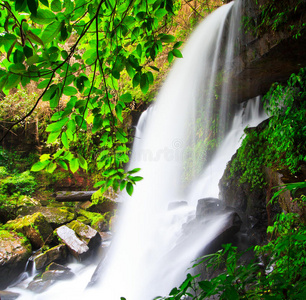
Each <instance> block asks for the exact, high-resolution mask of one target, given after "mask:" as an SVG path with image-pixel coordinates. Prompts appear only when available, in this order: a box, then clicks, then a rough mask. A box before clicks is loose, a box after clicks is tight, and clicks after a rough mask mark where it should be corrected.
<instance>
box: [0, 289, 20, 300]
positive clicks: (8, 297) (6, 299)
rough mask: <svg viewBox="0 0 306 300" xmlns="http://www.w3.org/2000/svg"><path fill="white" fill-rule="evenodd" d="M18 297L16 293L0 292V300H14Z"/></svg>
mask: <svg viewBox="0 0 306 300" xmlns="http://www.w3.org/2000/svg"><path fill="white" fill-rule="evenodd" d="M19 296H20V294H18V293H13V292H9V291H0V299H1V300H15V299H17V298H18V297H19Z"/></svg>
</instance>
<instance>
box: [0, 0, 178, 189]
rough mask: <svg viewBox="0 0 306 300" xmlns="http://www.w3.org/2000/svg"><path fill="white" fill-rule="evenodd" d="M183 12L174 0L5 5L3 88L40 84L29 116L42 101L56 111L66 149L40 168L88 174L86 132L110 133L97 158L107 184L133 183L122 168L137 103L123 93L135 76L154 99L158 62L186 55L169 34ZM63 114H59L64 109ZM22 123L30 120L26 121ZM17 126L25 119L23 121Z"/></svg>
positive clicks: (0, 46)
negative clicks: (82, 138) (128, 116)
mask: <svg viewBox="0 0 306 300" xmlns="http://www.w3.org/2000/svg"><path fill="white" fill-rule="evenodd" d="M174 14H175V5H174V2H173V1H172V0H152V1H143V0H131V1H123V0H119V1H114V0H94V1H89V0H77V1H71V0H53V1H52V2H49V1H26V0H20V1H6V2H3V3H1V17H0V24H1V26H2V27H3V28H5V32H4V33H2V34H1V36H0V50H1V51H2V52H4V53H5V54H6V58H5V59H3V60H2V62H1V66H2V69H0V89H2V90H3V91H4V92H6V93H7V91H8V90H10V89H12V88H14V87H17V86H19V85H22V86H24V87H25V86H27V85H29V84H30V83H31V82H33V81H34V82H37V84H38V85H37V89H38V90H39V91H40V95H39V97H38V98H37V99H36V103H35V104H34V105H33V107H32V108H31V110H30V111H28V112H27V114H26V115H25V116H24V117H28V116H30V115H31V114H32V112H33V111H34V110H35V108H36V107H37V105H38V103H39V102H40V101H46V102H49V104H50V107H51V109H52V110H53V112H54V113H53V116H52V117H51V122H52V123H51V124H49V126H48V127H47V128H46V131H47V132H48V133H49V137H48V141H47V142H48V143H52V142H54V141H55V140H56V139H57V138H58V139H59V140H60V142H61V147H60V148H59V150H58V151H57V152H56V153H54V154H52V155H51V154H50V155H49V154H45V155H43V156H42V157H41V158H40V161H39V162H38V163H36V164H35V165H34V166H33V168H32V170H33V171H40V170H42V169H46V170H47V172H53V171H54V170H55V169H56V168H57V166H61V167H62V168H64V169H66V170H68V168H70V170H71V171H72V172H76V171H77V170H78V169H79V167H81V168H83V169H85V170H86V169H87V166H88V164H87V161H86V160H85V158H84V157H83V156H82V155H80V154H78V153H77V152H76V151H74V150H73V149H71V148H70V144H71V143H76V142H77V141H78V134H79V133H80V132H87V131H91V132H92V133H95V132H97V131H99V130H102V135H101V139H100V145H99V146H100V148H101V149H103V151H102V152H101V154H100V155H99V156H98V157H97V161H96V162H97V165H98V168H100V169H103V176H104V177H105V178H106V180H105V182H103V183H100V184H101V186H102V191H104V190H106V189H107V188H108V187H109V186H113V187H114V188H115V189H117V188H118V187H119V185H121V186H123V187H124V186H125V185H127V183H128V182H130V181H128V180H126V177H127V175H126V174H125V172H124V170H123V168H122V166H123V164H125V163H126V162H127V153H128V151H129V149H128V147H127V146H126V143H127V142H129V140H128V138H127V133H126V132H125V131H124V130H122V129H121V128H120V126H118V125H119V124H120V123H121V122H122V121H123V118H122V114H123V112H125V111H128V110H129V107H128V105H129V103H131V102H132V101H133V98H132V95H131V94H130V93H124V94H121V90H120V87H121V85H122V81H124V80H126V78H127V77H129V80H131V81H132V83H133V88H137V87H140V89H141V91H142V92H143V93H144V94H146V93H147V92H148V90H149V87H150V85H152V84H153V80H154V75H153V72H156V71H158V69H157V68H156V67H155V66H154V65H153V63H152V62H153V61H154V60H155V58H156V57H157V56H158V54H159V53H161V51H162V50H163V48H164V47H165V46H166V45H168V44H171V45H172V47H171V48H170V49H169V51H170V52H169V53H171V54H170V56H169V61H171V60H172V58H173V57H181V56H182V55H181V52H180V51H179V49H178V48H179V47H180V45H181V43H176V42H175V38H174V37H173V36H172V35H169V34H167V33H163V30H162V29H163V27H164V26H165V25H166V24H167V20H168V18H170V17H171V15H174ZM60 105H61V106H62V108H63V109H61V110H59V106H60ZM21 120H24V118H23V119H21ZM16 123H17V122H16Z"/></svg>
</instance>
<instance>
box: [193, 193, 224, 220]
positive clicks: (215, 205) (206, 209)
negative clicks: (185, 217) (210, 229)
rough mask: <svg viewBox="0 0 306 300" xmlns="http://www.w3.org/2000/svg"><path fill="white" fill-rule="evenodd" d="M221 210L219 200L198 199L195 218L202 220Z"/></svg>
mask: <svg viewBox="0 0 306 300" xmlns="http://www.w3.org/2000/svg"><path fill="white" fill-rule="evenodd" d="M223 208H224V205H223V203H222V201H221V200H220V199H217V198H212V197H210V198H203V199H199V200H198V203H197V208H196V218H197V219H203V218H205V217H207V216H210V215H212V214H218V213H220V212H221V211H222V210H223Z"/></svg>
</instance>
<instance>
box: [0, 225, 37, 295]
mask: <svg viewBox="0 0 306 300" xmlns="http://www.w3.org/2000/svg"><path fill="white" fill-rule="evenodd" d="M31 252H32V247H31V244H30V242H29V241H28V239H27V238H25V237H24V236H22V235H20V234H17V233H16V232H13V231H7V230H0V289H5V288H6V287H7V286H8V285H10V284H11V283H12V282H13V281H14V280H15V279H16V278H17V277H18V276H19V275H20V274H21V273H22V272H23V271H24V268H25V266H26V263H27V261H28V258H29V257H30V256H31Z"/></svg>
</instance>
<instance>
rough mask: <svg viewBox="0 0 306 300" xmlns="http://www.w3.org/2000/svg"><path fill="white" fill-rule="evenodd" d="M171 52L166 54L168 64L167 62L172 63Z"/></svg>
mask: <svg viewBox="0 0 306 300" xmlns="http://www.w3.org/2000/svg"><path fill="white" fill-rule="evenodd" d="M173 57H174V56H173V52H172V51H170V52H169V53H168V62H169V64H170V63H171V62H172V61H173Z"/></svg>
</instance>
